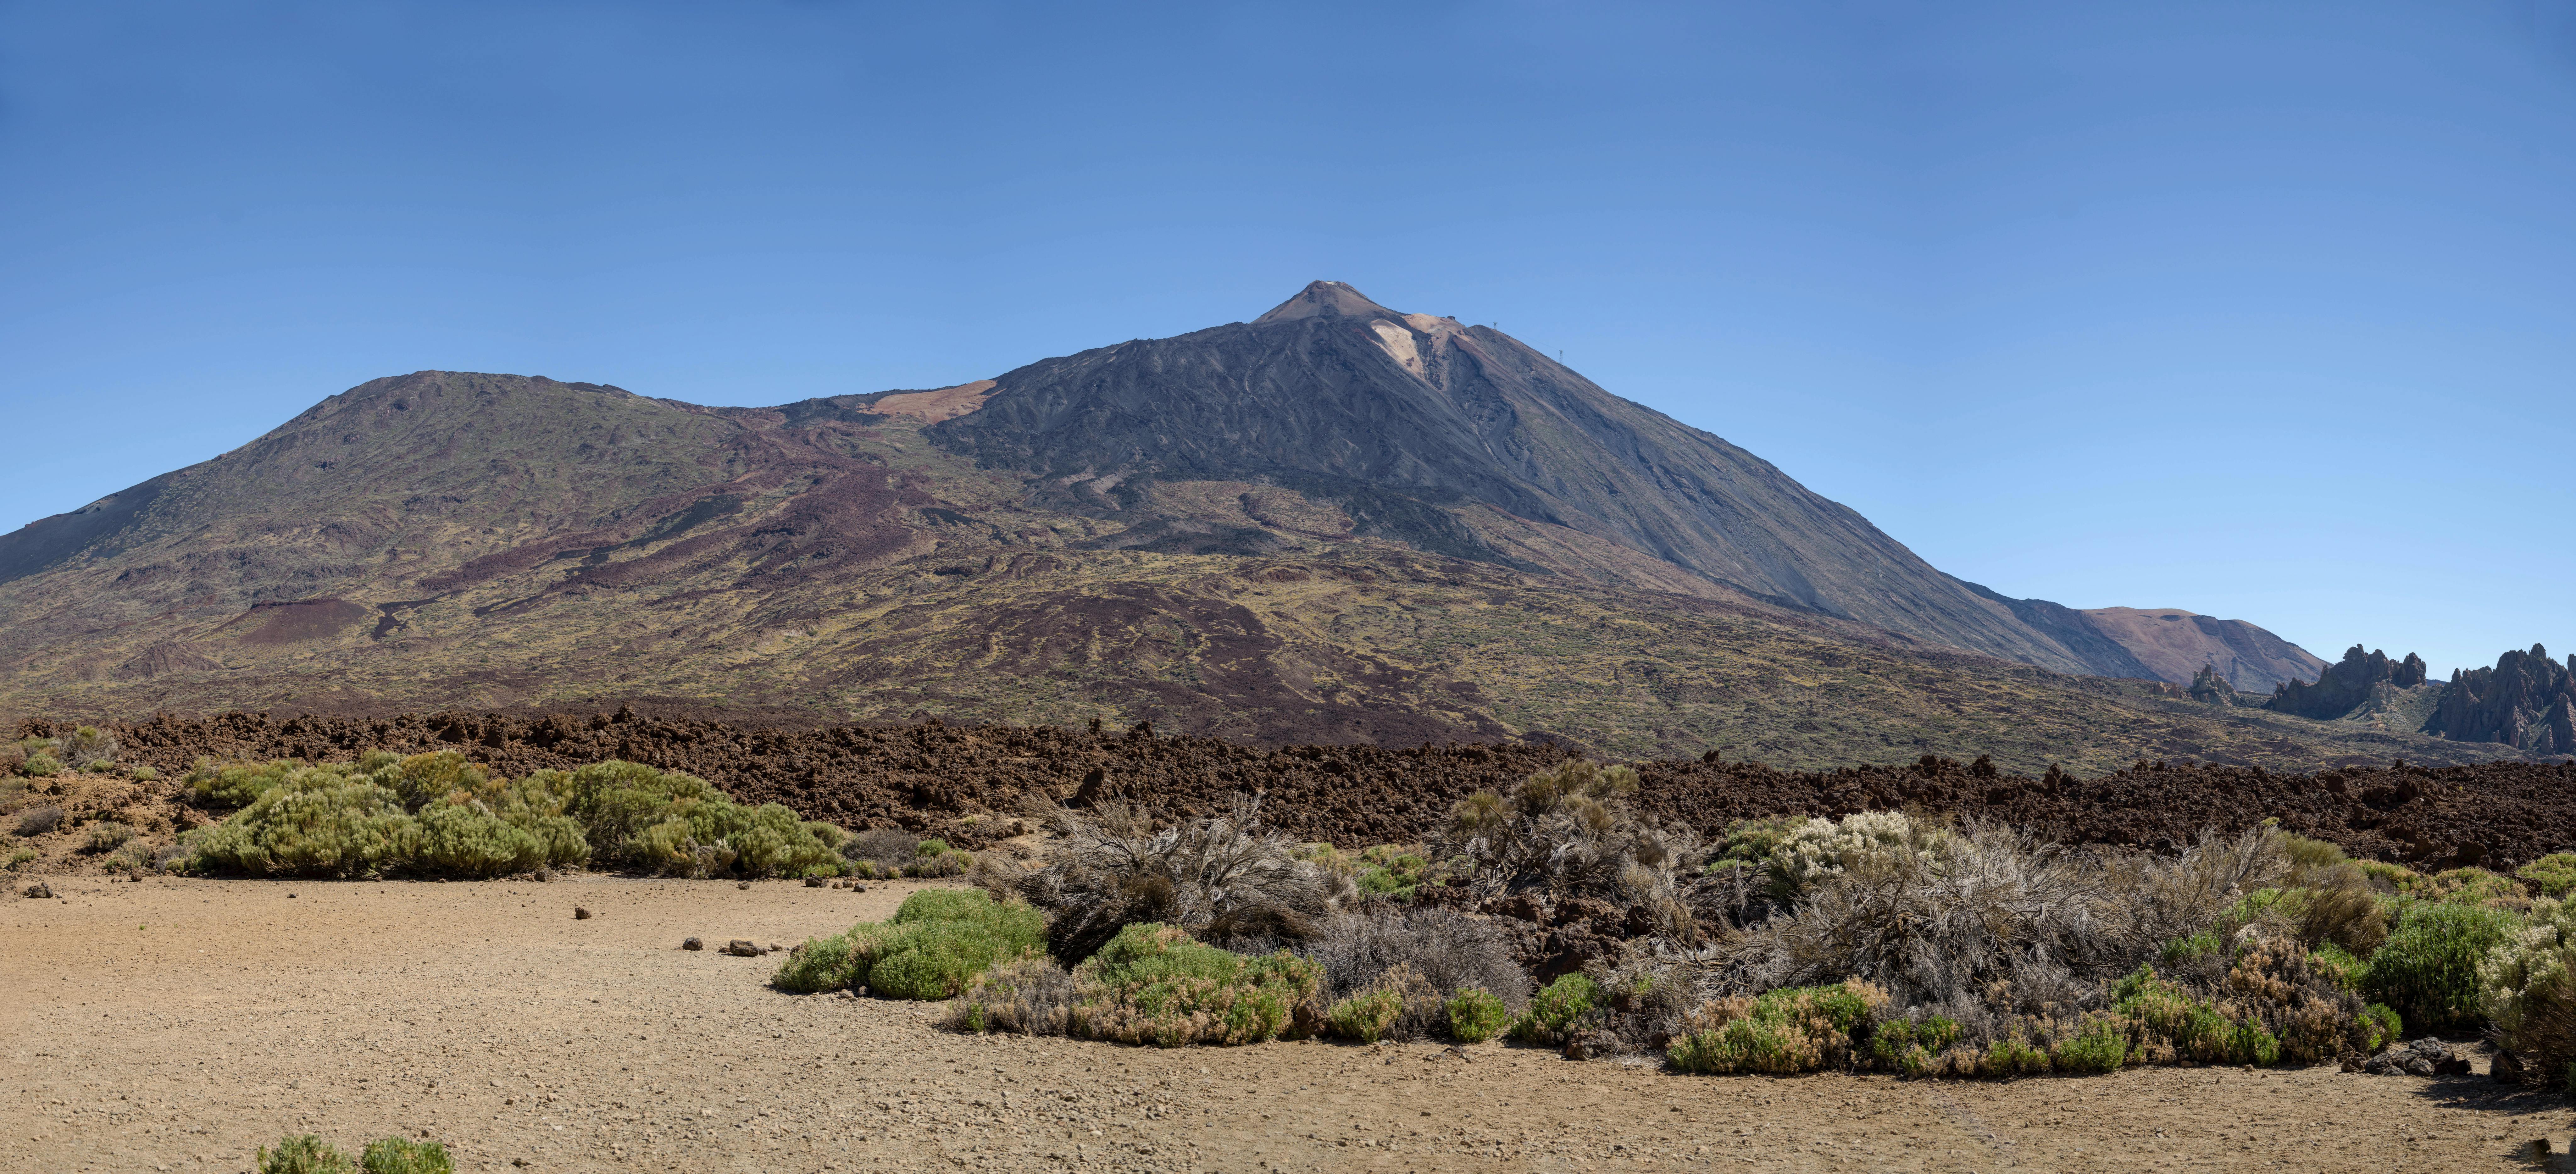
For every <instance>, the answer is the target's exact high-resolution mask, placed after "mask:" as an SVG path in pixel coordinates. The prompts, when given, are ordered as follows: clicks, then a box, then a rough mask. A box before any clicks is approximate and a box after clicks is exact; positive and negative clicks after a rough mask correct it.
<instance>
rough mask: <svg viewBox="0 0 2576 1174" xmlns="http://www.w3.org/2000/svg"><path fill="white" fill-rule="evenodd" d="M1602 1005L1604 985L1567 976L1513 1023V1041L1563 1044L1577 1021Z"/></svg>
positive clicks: (1574, 975)
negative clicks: (1569, 1030)
mask: <svg viewBox="0 0 2576 1174" xmlns="http://www.w3.org/2000/svg"><path fill="white" fill-rule="evenodd" d="M1600 1005H1601V984H1600V983H1597V982H1594V981H1592V980H1591V979H1590V978H1588V977H1586V976H1584V975H1581V974H1568V975H1564V976H1562V977H1560V978H1558V979H1557V980H1556V981H1555V982H1551V983H1549V984H1547V987H1546V989H1544V990H1541V991H1540V992H1539V993H1538V994H1537V996H1535V997H1533V998H1532V999H1530V1003H1529V1007H1528V1009H1526V1010H1524V1011H1522V1012H1521V1017H1520V1018H1519V1019H1517V1020H1515V1021H1513V1023H1512V1038H1513V1039H1514V1040H1517V1041H1519V1042H1521V1043H1525V1044H1561V1043H1564V1042H1565V1033H1566V1029H1568V1028H1570V1027H1572V1026H1573V1025H1574V1021H1575V1020H1577V1019H1581V1018H1583V1017H1584V1016H1585V1015H1587V1014H1590V1013H1591V1011H1592V1009H1593V1008H1595V1007H1598V1006H1600Z"/></svg>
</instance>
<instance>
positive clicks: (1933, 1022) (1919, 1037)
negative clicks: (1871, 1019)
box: [1869, 1015, 1961, 1076]
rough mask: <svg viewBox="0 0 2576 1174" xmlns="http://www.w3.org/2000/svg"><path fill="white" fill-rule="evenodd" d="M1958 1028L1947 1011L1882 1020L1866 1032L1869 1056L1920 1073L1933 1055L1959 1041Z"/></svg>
mask: <svg viewBox="0 0 2576 1174" xmlns="http://www.w3.org/2000/svg"><path fill="white" fill-rule="evenodd" d="M1960 1032H1961V1028H1960V1026H1959V1021H1958V1020H1956V1019H1952V1018H1950V1017H1949V1016H1947V1015H1926V1016H1923V1017H1922V1018H1920V1019H1912V1018H1908V1019H1888V1020H1884V1021H1881V1022H1880V1023H1879V1024H1878V1026H1877V1027H1876V1028H1874V1029H1872V1030H1871V1031H1870V1033H1869V1058H1870V1059H1871V1060H1874V1061H1876V1062H1877V1063H1878V1064H1879V1066H1881V1067H1884V1068H1888V1069H1892V1070H1894V1071H1897V1072H1902V1073H1904V1074H1906V1075H1907V1076H1921V1075H1923V1074H1924V1073H1925V1072H1928V1071H1930V1070H1931V1068H1932V1063H1933V1058H1934V1057H1936V1056H1939V1055H1940V1054H1941V1053H1942V1052H1945V1051H1948V1050H1949V1048H1950V1045H1952V1044H1955V1043H1957V1042H1959V1035H1960Z"/></svg>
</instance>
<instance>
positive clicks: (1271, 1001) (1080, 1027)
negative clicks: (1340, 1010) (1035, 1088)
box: [1068, 922, 1324, 1048]
mask: <svg viewBox="0 0 2576 1174" xmlns="http://www.w3.org/2000/svg"><path fill="white" fill-rule="evenodd" d="M1074 979H1075V981H1076V983H1077V984H1078V985H1079V987H1080V989H1081V999H1080V1001H1079V1002H1078V1003H1077V1004H1076V1005H1075V1006H1074V1007H1073V1008H1072V1009H1071V1015H1070V1022H1069V1024H1068V1030H1069V1033H1070V1034H1073V1035H1079V1036H1087V1037H1090V1038H1093V1039H1106V1040H1116V1041H1118V1042H1120V1043H1150V1044H1154V1045H1156V1046H1159V1047H1167V1048H1169V1047H1179V1046H1181V1045H1184V1044H1249V1043H1258V1042H1260V1041H1262V1040H1267V1039H1275V1038H1278V1037H1280V1036H1282V1035H1291V1034H1306V1033H1308V1032H1311V1031H1312V1030H1313V1028H1314V1026H1315V1023H1314V1019H1315V1018H1319V1017H1318V1016H1316V1015H1315V1007H1314V1004H1315V1001H1316V999H1317V998H1318V997H1319V996H1320V993H1321V991H1322V989H1323V980H1324V971H1323V967H1321V966H1318V965H1316V964H1315V963H1313V962H1311V961H1308V960H1306V959H1303V958H1299V957H1297V956H1295V955H1293V954H1290V953H1288V952H1287V951H1285V950H1282V951H1279V952H1278V953H1274V954H1271V955H1268V956H1267V957H1251V956H1247V955H1243V954H1237V953H1234V952H1233V951H1230V950H1220V949H1217V948H1216V947H1214V946H1207V945H1202V944H1200V943H1198V942H1196V941H1193V940H1191V938H1190V936H1189V934H1188V933H1187V932H1185V931H1183V930H1181V929H1180V928H1178V927H1176V926H1168V925H1156V924H1153V923H1150V922H1149V923H1139V924H1135V925H1129V926H1126V927H1124V928H1122V929H1120V930H1119V931H1118V936H1116V937H1114V938H1111V939H1110V940H1109V943H1108V944H1107V945H1105V946H1102V947H1101V948H1100V950H1099V951H1098V952H1097V953H1095V954H1093V955H1092V956H1091V957H1090V958H1089V959H1087V960H1085V961H1084V962H1083V964H1082V965H1081V966H1080V967H1077V968H1076V969H1075V971H1074Z"/></svg>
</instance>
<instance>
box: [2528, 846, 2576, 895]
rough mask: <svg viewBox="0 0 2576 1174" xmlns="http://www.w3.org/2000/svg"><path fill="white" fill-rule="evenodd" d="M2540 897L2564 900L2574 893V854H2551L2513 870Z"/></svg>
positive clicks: (2575, 880)
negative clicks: (2529, 884) (2536, 891)
mask: <svg viewBox="0 0 2576 1174" xmlns="http://www.w3.org/2000/svg"><path fill="white" fill-rule="evenodd" d="M2513 874H2514V875H2515V876H2518V877H2521V878H2522V879H2523V880H2526V881H2529V882H2530V883H2531V887H2532V888H2533V889H2535V890H2538V891H2539V893H2540V895H2541V896H2544V897H2553V898H2564V897H2566V896H2567V895H2568V894H2569V893H2576V852H2552V853H2550V854H2549V855H2547V856H2543V857H2541V858H2540V859H2538V860H2534V861H2532V862H2531V863H2529V864H2526V865H2523V866H2522V867H2520V868H2517V869H2515V870H2513Z"/></svg>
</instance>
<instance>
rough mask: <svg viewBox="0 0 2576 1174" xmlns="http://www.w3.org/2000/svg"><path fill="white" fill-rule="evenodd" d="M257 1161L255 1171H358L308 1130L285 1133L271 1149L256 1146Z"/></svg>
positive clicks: (284, 1173)
mask: <svg viewBox="0 0 2576 1174" xmlns="http://www.w3.org/2000/svg"><path fill="white" fill-rule="evenodd" d="M258 1165H259V1174H358V1170H357V1167H356V1166H354V1165H351V1164H350V1162H349V1159H348V1157H347V1156H346V1155H344V1154H342V1153H341V1152H340V1151H338V1150H335V1149H332V1148H331V1147H330V1146H327V1145H324V1144H322V1139H321V1138H319V1137H316V1136H314V1135H312V1134H310V1133H299V1134H295V1135H293V1136H290V1137H287V1138H285V1139H284V1140H281V1141H279V1142H278V1143H277V1148H276V1149H273V1150H272V1149H270V1148H268V1147H267V1146H261V1147H259V1159H258Z"/></svg>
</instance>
